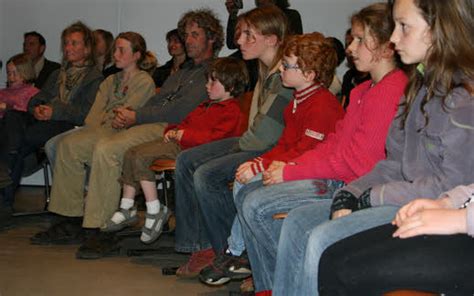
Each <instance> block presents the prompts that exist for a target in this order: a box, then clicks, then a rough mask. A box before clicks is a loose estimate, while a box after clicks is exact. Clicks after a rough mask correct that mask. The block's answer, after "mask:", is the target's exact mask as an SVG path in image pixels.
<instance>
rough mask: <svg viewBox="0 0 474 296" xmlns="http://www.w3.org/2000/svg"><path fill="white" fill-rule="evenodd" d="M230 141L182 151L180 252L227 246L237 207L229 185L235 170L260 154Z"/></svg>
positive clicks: (178, 210)
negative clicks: (243, 149)
mask: <svg viewBox="0 0 474 296" xmlns="http://www.w3.org/2000/svg"><path fill="white" fill-rule="evenodd" d="M238 142H239V138H228V139H224V140H220V141H216V142H212V143H208V144H204V145H201V146H198V147H194V148H191V149H188V150H185V151H183V152H181V153H180V154H179V155H178V158H177V159H176V186H175V187H176V197H175V199H176V201H175V203H176V236H175V239H176V245H175V249H176V251H178V252H196V251H199V250H202V249H206V248H209V247H210V246H211V245H212V247H213V248H214V250H215V251H216V252H221V251H223V249H224V248H225V246H226V239H227V237H228V236H229V233H230V228H231V226H232V221H233V219H234V217H235V207H234V203H233V198H232V192H231V191H230V189H229V182H231V181H232V180H234V175H235V170H236V168H237V167H238V166H239V165H240V164H241V163H242V162H244V161H246V160H248V159H250V158H252V157H255V156H256V155H259V154H261V151H256V152H253V151H241V150H240V148H239V144H238Z"/></svg>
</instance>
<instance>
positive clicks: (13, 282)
mask: <svg viewBox="0 0 474 296" xmlns="http://www.w3.org/2000/svg"><path fill="white" fill-rule="evenodd" d="M41 194H42V191H41V189H38V188H33V189H32V188H26V189H25V188H22V191H20V194H19V196H17V202H16V208H17V210H21V211H23V210H29V211H32V210H39V209H41V207H42V205H43V201H44V199H42V198H41ZM22 207H23V208H22ZM25 207H26V208H28V207H29V209H25ZM51 220H52V218H51V216H49V215H39V216H27V217H15V218H14V219H13V223H12V225H11V226H10V227H8V228H7V229H3V230H0V296H17V295H18V296H23V295H34V296H43V295H44V296H46V295H48V296H56V295H57V296H60V295H61V296H63V295H71V296H74V295H91V296H93V295H98V296H99V295H100V296H103V295H116V296H121V295H124V296H128V295H130V296H141V295H209V296H211V295H212V296H220V295H236V293H234V292H235V291H238V286H239V283H231V284H230V285H228V286H224V287H221V288H213V287H207V286H205V285H203V284H201V283H199V281H198V280H197V279H195V280H183V279H178V278H176V277H175V276H163V275H162V273H161V268H162V267H166V266H173V264H174V265H177V264H179V263H180V262H182V261H183V260H186V257H185V256H183V255H181V254H176V253H174V252H173V251H172V243H173V237H172V235H164V236H163V238H162V239H161V238H160V240H162V242H160V243H161V244H162V245H163V247H162V250H160V248H158V253H149V254H146V255H145V256H141V257H127V256H125V255H124V254H122V255H121V256H116V257H109V258H103V259H100V260H77V259H76V258H75V252H76V249H77V247H78V246H35V245H31V244H30V243H29V238H30V237H31V236H32V235H34V234H35V233H36V232H38V231H41V230H44V229H46V228H47V227H48V226H49V225H50V223H51ZM136 239H137V240H138V238H136ZM233 291H234V292H233Z"/></svg>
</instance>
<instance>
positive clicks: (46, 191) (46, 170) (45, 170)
mask: <svg viewBox="0 0 474 296" xmlns="http://www.w3.org/2000/svg"><path fill="white" fill-rule="evenodd" d="M43 175H44V195H45V197H46V202H45V204H44V210H45V211H46V210H47V209H48V205H49V200H50V190H51V188H50V186H49V161H48V160H47V159H46V160H45V162H44V163H43Z"/></svg>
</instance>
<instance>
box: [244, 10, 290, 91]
mask: <svg viewBox="0 0 474 296" xmlns="http://www.w3.org/2000/svg"><path fill="white" fill-rule="evenodd" d="M239 22H244V23H246V24H247V26H252V27H254V28H255V29H256V30H257V31H258V32H259V33H260V34H262V35H266V36H268V35H275V36H276V37H277V40H278V42H279V43H280V46H279V47H278V50H277V54H276V55H275V57H274V59H273V61H272V63H271V65H270V66H269V67H267V66H266V65H265V64H263V63H262V62H261V61H259V78H258V80H259V81H261V82H263V81H264V80H265V78H266V77H267V76H268V72H269V71H270V70H271V69H273V68H274V67H275V66H276V65H277V64H278V63H279V62H280V60H281V58H282V57H283V42H284V41H285V38H286V36H287V34H288V21H287V18H286V16H285V15H284V14H283V12H282V11H281V9H279V8H278V7H275V6H273V5H270V6H264V7H259V8H255V9H252V10H250V11H247V12H245V13H243V14H241V15H240V16H239Z"/></svg>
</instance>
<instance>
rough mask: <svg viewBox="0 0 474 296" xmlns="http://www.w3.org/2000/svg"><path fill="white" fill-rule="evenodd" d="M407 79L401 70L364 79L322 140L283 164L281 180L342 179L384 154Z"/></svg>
mask: <svg viewBox="0 0 474 296" xmlns="http://www.w3.org/2000/svg"><path fill="white" fill-rule="evenodd" d="M406 83H407V77H406V75H405V74H404V73H403V72H402V71H401V70H396V71H393V72H392V73H390V74H388V75H387V76H385V77H384V78H383V79H382V80H381V81H379V82H378V83H377V84H376V85H374V86H372V81H371V80H369V81H366V82H364V83H362V84H360V85H359V86H357V87H356V88H354V89H353V90H352V92H351V99H350V104H349V107H348V108H347V113H346V116H345V117H344V119H343V120H341V121H339V122H338V123H337V125H336V131H335V132H334V133H333V134H330V135H329V137H328V138H327V140H326V141H325V142H324V143H321V144H319V145H318V146H317V147H316V148H315V149H313V150H310V151H307V152H306V153H304V154H303V155H301V156H299V157H297V158H295V159H294V160H293V162H294V163H295V165H286V166H285V168H284V170H283V179H284V180H285V181H292V180H303V179H335V180H342V181H344V182H346V183H348V182H350V181H352V180H354V179H356V178H358V177H360V176H363V175H364V174H366V173H367V172H369V171H370V170H371V169H372V168H373V167H374V165H375V164H376V163H377V162H378V161H379V160H381V159H384V158H385V139H386V137H387V133H388V129H389V126H390V123H391V122H392V119H393V117H394V116H395V113H396V110H397V107H398V104H399V102H400V99H401V97H402V96H403V92H404V89H405V85H406Z"/></svg>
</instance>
